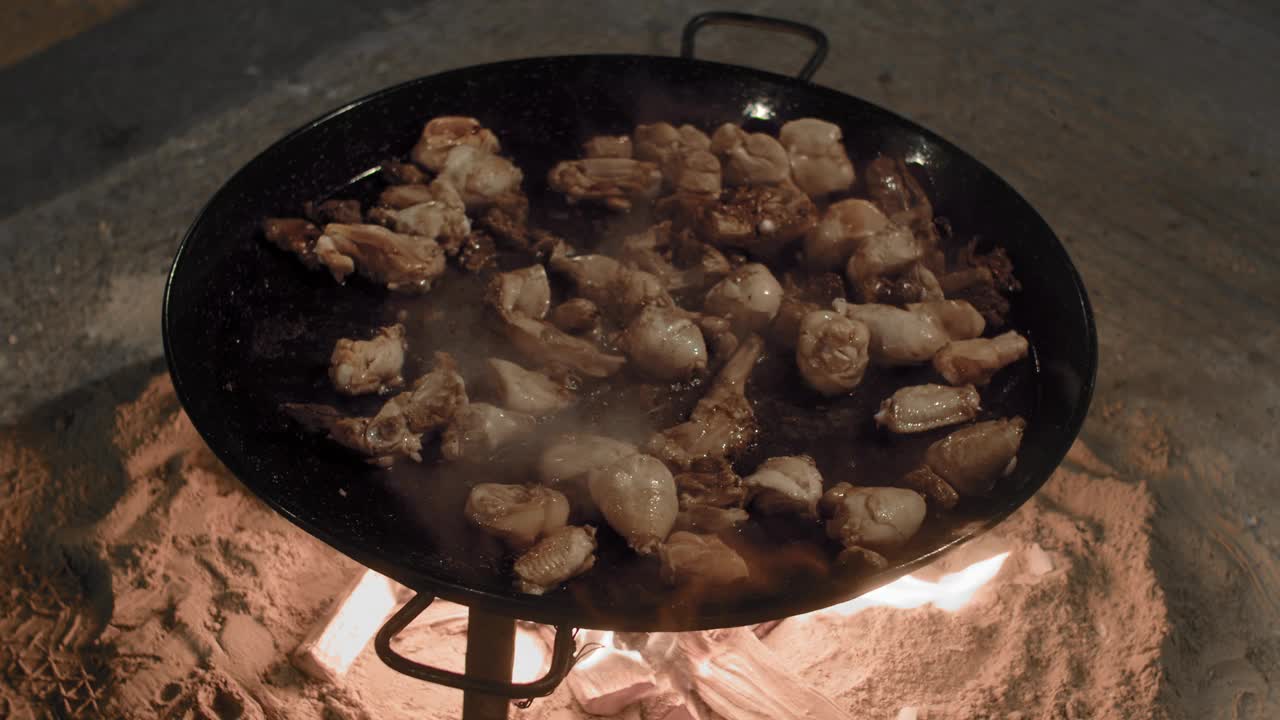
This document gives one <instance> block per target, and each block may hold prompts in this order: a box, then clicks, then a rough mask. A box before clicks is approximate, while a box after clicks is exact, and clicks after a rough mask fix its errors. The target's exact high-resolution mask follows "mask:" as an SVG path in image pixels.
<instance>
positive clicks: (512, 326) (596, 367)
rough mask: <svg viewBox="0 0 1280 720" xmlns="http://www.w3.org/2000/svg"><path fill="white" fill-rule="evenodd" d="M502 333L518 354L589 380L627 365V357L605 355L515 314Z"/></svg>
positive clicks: (548, 325)
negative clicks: (583, 376)
mask: <svg viewBox="0 0 1280 720" xmlns="http://www.w3.org/2000/svg"><path fill="white" fill-rule="evenodd" d="M502 329H503V331H504V333H505V334H506V336H507V340H509V341H510V342H511V344H512V345H513V346H514V347H515V348H516V350H518V351H520V352H521V353H522V354H524V355H525V356H526V357H528V358H530V359H532V360H534V361H535V362H537V363H540V364H542V365H545V366H550V367H559V368H566V369H568V370H570V371H572V372H575V373H578V374H581V375H585V376H587V377H593V378H605V377H609V376H610V375H614V374H615V373H617V372H618V371H619V370H621V369H622V366H623V365H626V364H627V359H626V358H625V357H622V356H621V355H611V354H609V353H606V352H604V351H603V350H601V349H600V348H599V347H597V346H596V345H595V343H593V342H591V341H589V340H585V339H583V338H579V337H574V336H573V335H570V334H568V333H566V332H564V331H563V330H560V329H559V328H557V327H556V326H555V325H552V324H551V323H549V322H546V321H544V320H534V319H533V318H529V317H525V316H524V315H521V314H518V313H517V314H512V315H511V316H510V317H509V318H507V319H506V320H505V321H504V323H503V326H502Z"/></svg>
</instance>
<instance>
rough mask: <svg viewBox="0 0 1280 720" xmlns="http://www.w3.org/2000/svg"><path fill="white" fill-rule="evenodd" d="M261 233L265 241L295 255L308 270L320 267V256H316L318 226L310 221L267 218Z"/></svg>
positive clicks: (318, 235) (318, 236)
mask: <svg viewBox="0 0 1280 720" xmlns="http://www.w3.org/2000/svg"><path fill="white" fill-rule="evenodd" d="M262 234H263V235H264V236H265V237H266V239H267V242H269V243H271V244H272V245H275V246H276V247H278V248H280V249H281V250H284V251H285V252H291V253H293V254H294V255H297V256H298V259H299V260H301V261H302V264H303V265H306V266H307V269H308V270H318V269H319V268H320V258H318V257H316V240H319V239H320V228H318V227H316V226H315V225H312V224H311V223H310V222H308V221H306V220H303V219H301V218H268V219H267V220H266V221H265V222H263V223H262Z"/></svg>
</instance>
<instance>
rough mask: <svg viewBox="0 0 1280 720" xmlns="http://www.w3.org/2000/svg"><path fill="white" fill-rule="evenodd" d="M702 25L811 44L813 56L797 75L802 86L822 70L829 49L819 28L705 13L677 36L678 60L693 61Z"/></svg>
mask: <svg viewBox="0 0 1280 720" xmlns="http://www.w3.org/2000/svg"><path fill="white" fill-rule="evenodd" d="M705 25H737V26H739V27H749V28H759V29H761V30H769V31H772V32H783V33H788V34H791V35H800V36H801V37H806V38H809V40H811V41H813V54H812V55H810V56H809V62H806V63H805V64H804V67H802V68H800V72H798V73H796V78H797V79H799V80H803V81H805V82H808V81H809V80H810V79H811V78H813V74H814V73H816V72H818V68H819V67H821V66H822V61H823V60H826V59H827V47H828V46H829V43H828V42H827V35H826V33H824V32H822V31H821V30H819V29H818V28H816V27H814V26H812V25H805V24H804V23H799V22H795V21H794V20H783V19H781V18H771V17H763V16H761V15H752V14H751V13H742V12H705V13H702V14H701V15H695V16H693V19H691V20H690V21H689V22H688V23H686V24H685V26H684V33H683V34H681V36H680V57H683V58H690V59H692V58H693V57H694V53H693V42H694V38H695V37H697V35H698V31H699V30H701V29H702V28H703V26H705Z"/></svg>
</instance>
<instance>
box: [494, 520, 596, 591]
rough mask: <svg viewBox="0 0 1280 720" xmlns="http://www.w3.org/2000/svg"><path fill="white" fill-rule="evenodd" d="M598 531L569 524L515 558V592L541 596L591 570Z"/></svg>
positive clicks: (594, 561) (588, 526) (594, 559)
mask: <svg viewBox="0 0 1280 720" xmlns="http://www.w3.org/2000/svg"><path fill="white" fill-rule="evenodd" d="M595 552H596V529H595V528H593V527H591V526H590V525H587V526H585V527H578V526H576V525H568V526H565V527H562V528H560V529H559V530H556V531H555V532H553V533H551V534H550V535H548V536H547V537H545V538H543V539H542V540H541V541H539V542H538V544H537V545H534V546H533V547H532V548H530V549H529V551H528V552H526V553H525V554H524V555H521V556H520V557H519V558H517V559H516V562H515V565H514V566H513V567H512V569H513V570H515V574H516V589H517V590H519V591H520V592H524V593H528V594H530V595H542V594H544V593H546V592H547V591H548V590H553V589H555V588H556V586H558V585H559V584H560V583H562V582H564V581H566V580H568V579H570V578H572V577H574V576H577V575H581V574H582V573H584V572H586V571H588V570H590V569H591V568H592V566H594V565H595V563H596V556H595Z"/></svg>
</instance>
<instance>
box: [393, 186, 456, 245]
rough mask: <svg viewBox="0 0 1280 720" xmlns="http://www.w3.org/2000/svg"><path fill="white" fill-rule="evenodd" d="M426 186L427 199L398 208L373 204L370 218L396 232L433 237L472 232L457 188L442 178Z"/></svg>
mask: <svg viewBox="0 0 1280 720" xmlns="http://www.w3.org/2000/svg"><path fill="white" fill-rule="evenodd" d="M404 187H407V186H404ZM427 190H428V192H429V193H430V195H431V199H430V200H426V201H424V202H420V203H415V204H413V205H410V206H408V207H406V208H401V209H392V208H373V209H372V210H370V211H369V219H370V220H373V221H374V222H378V223H382V224H384V225H386V226H388V227H390V228H391V229H392V230H395V231H396V232H398V233H404V234H406V235H414V236H416V237H423V238H430V239H432V240H435V239H437V238H463V237H466V235H467V234H468V233H470V232H471V222H470V221H469V220H467V208H466V207H465V206H464V205H463V204H462V197H461V196H460V195H458V191H457V190H456V189H454V187H453V186H452V185H450V184H449V183H447V182H444V181H442V180H436V181H435V182H433V183H431V184H430V185H428V186H427Z"/></svg>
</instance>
